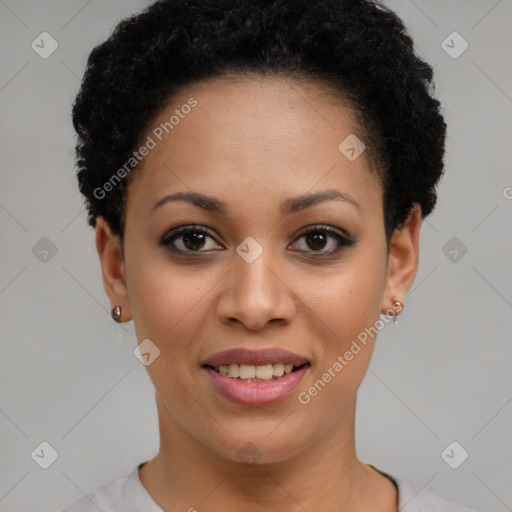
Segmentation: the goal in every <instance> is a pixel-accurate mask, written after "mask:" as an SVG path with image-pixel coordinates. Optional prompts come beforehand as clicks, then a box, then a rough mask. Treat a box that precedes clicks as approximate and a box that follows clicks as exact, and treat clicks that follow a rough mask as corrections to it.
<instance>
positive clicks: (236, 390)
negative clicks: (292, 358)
mask: <svg viewBox="0 0 512 512" xmlns="http://www.w3.org/2000/svg"><path fill="white" fill-rule="evenodd" d="M242 364H243V363H242ZM309 368H310V365H309V364H306V365H304V366H302V368H299V369H298V370H295V371H294V372H291V373H288V374H285V375H283V376H282V377H279V378H278V379H275V380H274V379H272V380H269V381H265V382H263V381H262V382H250V381H249V382H247V381H246V382H244V381H242V380H235V379H232V378H231V377H228V376H227V375H223V374H222V373H217V372H216V371H215V370H214V369H213V368H210V367H208V366H203V368H202V370H204V371H206V373H207V374H208V376H209V378H210V379H211V382H212V384H213V386H214V388H215V389H216V390H217V392H218V393H220V394H221V395H222V396H224V397H225V398H227V399H229V400H231V401H232V402H234V403H236V404H238V405H243V406H247V407H258V406H264V405H271V404H275V403H278V402H281V401H282V400H284V399H285V398H286V397H287V396H289V395H290V394H291V393H292V392H293V390H294V389H295V388H296V387H297V386H298V385H299V383H300V381H301V380H302V379H303V377H304V375H305V374H306V373H307V372H308V370H309Z"/></svg>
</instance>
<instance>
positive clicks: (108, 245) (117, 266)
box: [96, 217, 131, 322]
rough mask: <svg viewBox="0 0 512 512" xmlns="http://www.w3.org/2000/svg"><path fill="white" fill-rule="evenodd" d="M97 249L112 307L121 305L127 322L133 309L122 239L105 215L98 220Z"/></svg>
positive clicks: (124, 319) (122, 317)
mask: <svg viewBox="0 0 512 512" xmlns="http://www.w3.org/2000/svg"><path fill="white" fill-rule="evenodd" d="M96 250H97V251H98V256H99V259H100V265H101V274H102V277H103V287H104V288H105V291H106V292H107V295H108V297H109V299H110V309H111V310H112V308H114V307H115V306H121V319H120V321H121V322H127V321H128V320H130V319H131V310H130V302H129V300H128V290H127V288H126V281H125V277H126V274H125V263H124V259H123V254H122V250H121V240H120V237H119V236H118V235H114V234H113V233H112V231H111V229H110V226H109V225H108V223H107V222H106V221H105V219H103V217H98V219H97V220H96Z"/></svg>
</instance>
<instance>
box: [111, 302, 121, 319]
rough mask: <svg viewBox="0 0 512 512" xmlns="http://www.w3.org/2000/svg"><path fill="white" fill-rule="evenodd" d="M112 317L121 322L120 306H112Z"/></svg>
mask: <svg viewBox="0 0 512 512" xmlns="http://www.w3.org/2000/svg"><path fill="white" fill-rule="evenodd" d="M112 318H113V319H114V320H115V321H116V322H118V323H121V306H116V307H115V308H112Z"/></svg>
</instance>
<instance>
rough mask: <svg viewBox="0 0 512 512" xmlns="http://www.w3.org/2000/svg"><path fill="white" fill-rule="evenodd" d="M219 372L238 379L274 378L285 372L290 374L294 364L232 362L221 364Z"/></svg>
mask: <svg viewBox="0 0 512 512" xmlns="http://www.w3.org/2000/svg"><path fill="white" fill-rule="evenodd" d="M218 369H219V372H220V373H222V374H223V375H227V376H228V377H231V378H233V379H238V380H242V379H243V380H252V379H259V380H272V378H278V377H282V376H283V375H284V374H285V373H286V374H288V373H290V372H291V371H292V369H293V365H292V364H283V363H275V364H265V365H261V366H255V365H251V364H230V365H220V366H219V367H218Z"/></svg>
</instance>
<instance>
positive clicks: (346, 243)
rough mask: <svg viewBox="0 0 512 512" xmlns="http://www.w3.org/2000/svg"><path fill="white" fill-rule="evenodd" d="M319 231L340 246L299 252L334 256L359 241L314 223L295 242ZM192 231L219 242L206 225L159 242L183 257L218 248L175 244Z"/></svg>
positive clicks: (184, 229) (185, 228)
mask: <svg viewBox="0 0 512 512" xmlns="http://www.w3.org/2000/svg"><path fill="white" fill-rule="evenodd" d="M317 232H323V233H327V234H328V236H331V237H332V238H334V239H335V240H336V242H337V243H338V248H337V249H334V250H330V251H322V250H318V251H315V250H309V251H299V252H305V253H313V254H316V255H317V256H316V257H322V256H332V255H334V254H337V253H339V252H340V251H342V250H343V249H344V248H348V247H351V246H353V245H355V244H356V243H357V242H358V240H357V239H355V238H349V237H347V236H344V235H342V234H341V233H339V232H338V231H335V230H334V229H332V228H330V227H329V226H326V225H325V224H319V225H314V226H308V228H307V229H305V230H304V231H301V232H300V233H299V235H298V236H297V238H296V239H295V240H294V242H293V243H296V242H297V241H298V240H300V239H301V238H303V237H305V236H307V235H308V234H310V233H317ZM190 233H196V234H197V233H201V234H204V235H207V236H209V237H210V238H212V239H213V240H215V241H216V242H217V240H216V239H215V232H214V231H213V230H211V229H210V228H207V227H206V226H198V225H193V226H183V227H180V228H178V229H176V230H174V231H171V232H170V233H168V234H166V235H165V236H164V237H163V238H162V239H161V240H160V242H159V244H160V245H163V246H164V247H165V248H166V249H167V250H169V251H170V252H172V253H174V254H177V255H179V256H183V257H186V256H191V255H193V256H195V255H197V254H201V253H206V254H210V253H211V252H214V251H216V250H217V249H214V250H211V251H203V250H197V251H193V250H185V251H184V250H182V249H177V248H176V247H175V246H174V245H173V242H174V241H175V240H176V239H178V238H180V237H182V236H183V235H186V234H190ZM217 243H218V242H217Z"/></svg>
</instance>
